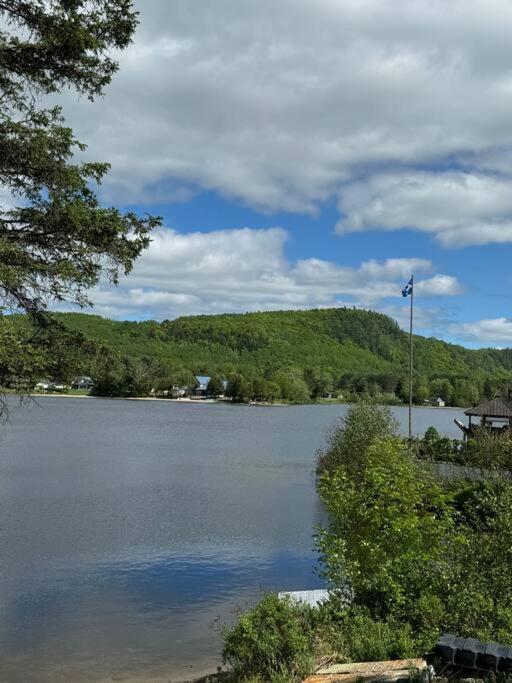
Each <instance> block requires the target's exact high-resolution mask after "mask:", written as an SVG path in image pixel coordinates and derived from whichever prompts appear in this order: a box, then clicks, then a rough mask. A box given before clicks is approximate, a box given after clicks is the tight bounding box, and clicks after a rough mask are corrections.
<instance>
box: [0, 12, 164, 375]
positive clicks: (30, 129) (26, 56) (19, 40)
mask: <svg viewBox="0 0 512 683" xmlns="http://www.w3.org/2000/svg"><path fill="white" fill-rule="evenodd" d="M136 25H137V13H136V12H135V11H134V10H133V7H132V2H131V0H51V2H47V1H46V0H31V1H30V2H27V1H26V0H9V2H6V1H0V188H2V189H3V191H4V194H6V195H7V196H8V197H9V198H10V200H9V204H11V203H12V206H9V205H3V206H2V205H0V301H1V302H3V304H4V306H6V307H9V308H11V309H12V310H22V311H26V312H27V313H29V314H30V315H31V316H32V318H33V320H34V323H35V324H36V326H37V327H38V328H40V329H43V328H46V329H48V328H47V323H45V321H44V313H45V311H46V309H47V307H48V305H49V304H50V303H51V302H52V301H60V302H62V301H67V302H70V303H71V304H76V305H78V306H81V307H83V306H86V305H87V304H88V299H87V290H88V289H89V288H91V287H92V286H94V285H95V284H97V283H98V281H99V279H100V277H101V276H102V275H103V276H105V277H106V278H107V279H109V280H110V281H112V282H114V283H117V281H118V278H119V274H120V273H121V272H124V273H128V272H129V271H130V269H131V268H132V264H133V261H134V259H136V258H137V256H138V255H139V254H140V253H141V251H142V250H143V249H144V248H145V247H147V246H148V244H149V235H150V232H151V230H152V229H153V228H154V227H155V226H157V225H159V222H160V221H159V219H156V218H153V217H151V216H148V217H145V218H139V217H137V216H136V215H135V214H134V213H131V212H129V213H125V214H123V213H121V212H120V211H118V210H117V209H115V208H112V207H109V208H105V207H102V206H101V205H100V203H99V201H98V199H97V197H96V196H95V194H94V191H93V189H92V186H93V185H95V184H98V183H99V182H100V181H101V179H102V177H103V176H104V175H105V173H106V172H107V171H108V169H109V166H108V164H105V163H82V162H80V161H79V160H78V157H79V153H80V152H81V151H82V150H83V149H84V148H85V146H84V145H83V144H82V143H80V142H79V141H78V140H76V139H75V137H74V136H73V133H72V131H71V129H70V128H69V127H67V126H66V125H65V122H64V119H63V116H62V111H61V109H60V108H59V107H49V108H45V107H44V106H38V103H39V102H40V101H42V100H43V99H44V101H45V102H47V101H48V100H49V98H51V96H52V95H55V94H57V93H59V92H60V91H61V90H63V89H64V88H74V89H75V90H76V91H77V92H78V93H79V94H80V95H84V96H86V97H88V98H89V99H91V100H93V99H94V98H96V97H97V96H99V95H101V94H102V92H103V89H104V88H105V86H106V85H108V83H109V82H110V80H111V78H112V75H113V74H114V73H115V71H116V70H117V67H118V65H117V63H116V61H115V60H114V59H113V58H112V54H113V51H114V50H116V49H124V48H126V47H127V46H128V44H129V43H130V41H131V39H132V36H133V33H134V30H135V27H136ZM38 343H39V337H38V336H37V335H36V336H33V337H31V338H30V339H29V340H27V344H26V345H25V346H24V347H23V348H22V349H17V351H18V353H19V354H20V356H22V355H23V354H26V355H27V357H29V356H30V355H31V354H32V353H33V352H32V350H31V347H37V346H38ZM19 362H20V363H23V362H24V361H23V359H22V358H21V357H20V361H19Z"/></svg>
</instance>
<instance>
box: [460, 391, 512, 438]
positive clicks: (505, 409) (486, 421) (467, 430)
mask: <svg viewBox="0 0 512 683" xmlns="http://www.w3.org/2000/svg"><path fill="white" fill-rule="evenodd" d="M464 415H467V416H468V417H469V424H468V425H465V424H464V423H463V422H461V421H460V420H458V419H455V424H456V425H457V426H458V427H459V428H460V429H461V430H462V432H463V433H464V438H465V439H467V438H468V437H470V436H472V435H473V434H474V433H475V431H476V430H478V429H487V430H489V431H490V432H492V433H493V434H503V433H512V432H511V428H512V403H511V402H510V400H509V401H505V400H504V399H502V398H500V397H499V396H496V397H495V398H493V399H491V400H490V401H485V402H484V403H481V404H480V405H478V406H474V407H473V408H469V410H466V411H464Z"/></svg>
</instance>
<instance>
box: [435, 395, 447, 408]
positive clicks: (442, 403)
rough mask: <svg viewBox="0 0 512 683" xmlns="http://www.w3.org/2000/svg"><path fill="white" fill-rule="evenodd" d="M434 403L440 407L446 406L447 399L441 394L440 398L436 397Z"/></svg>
mask: <svg viewBox="0 0 512 683" xmlns="http://www.w3.org/2000/svg"><path fill="white" fill-rule="evenodd" d="M434 405H435V406H437V407H438V408H444V407H445V406H446V403H445V401H443V399H442V398H441V397H440V396H439V397H438V398H436V399H435V401H434Z"/></svg>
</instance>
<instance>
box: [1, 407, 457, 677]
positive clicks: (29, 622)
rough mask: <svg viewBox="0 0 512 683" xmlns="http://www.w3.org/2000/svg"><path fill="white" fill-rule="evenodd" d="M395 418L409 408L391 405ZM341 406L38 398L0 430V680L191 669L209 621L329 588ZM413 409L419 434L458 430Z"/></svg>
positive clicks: (206, 660) (207, 656)
mask: <svg viewBox="0 0 512 683" xmlns="http://www.w3.org/2000/svg"><path fill="white" fill-rule="evenodd" d="M393 410H394V412H395V413H396V415H397V417H398V418H399V420H400V422H401V424H402V425H403V428H404V429H405V428H406V424H407V409H406V408H402V407H400V408H394V409H393ZM345 412H346V406H342V405H332V406H331V405H328V406H289V407H268V408H264V407H258V406H232V405H223V404H209V405H204V404H195V403H190V402H166V401H152V402H150V401H122V400H108V399H85V398H58V397H41V398H40V399H38V405H35V404H31V405H29V406H25V407H18V406H17V405H15V404H14V403H12V407H11V420H10V423H9V424H8V425H7V426H5V427H4V428H3V429H2V431H1V436H0V452H1V457H0V469H1V476H0V542H1V548H2V562H1V566H0V609H1V620H0V651H1V652H2V657H1V661H0V681H1V682H8V683H32V682H34V683H46V682H48V683H49V682H50V681H51V682H52V683H54V682H61V681H62V683H64V682H65V683H70V682H76V683H82V682H84V681H111V680H119V681H120V680H130V681H141V682H142V681H144V680H145V679H149V678H151V677H153V678H156V677H158V676H161V677H165V678H166V680H170V679H171V678H172V680H182V679H186V678H189V679H190V678H193V677H194V676H197V675H199V674H201V673H204V672H208V671H212V670H215V668H216V666H217V665H218V664H219V663H220V648H221V641H220V636H219V634H218V630H217V629H216V627H215V624H216V623H218V621H219V620H220V621H221V622H226V621H229V620H230V619H232V617H233V614H234V612H235V610H236V609H237V608H240V607H244V606H246V605H248V604H253V603H254V602H255V601H256V600H257V599H258V597H259V595H261V592H262V591H264V590H301V589H307V588H316V587H320V586H321V585H322V582H321V581H320V579H319V578H318V576H317V574H316V571H315V565H316V555H315V553H314V551H313V538H312V536H313V533H314V529H315V526H316V525H317V524H319V523H320V522H321V520H322V509H321V507H320V505H319V502H318V499H317V496H316V494H315V486H314V485H315V480H314V471H313V470H314V461H315V451H316V450H317V448H319V447H320V446H322V445H323V443H324V442H325V435H326V433H327V430H328V428H329V426H330V425H332V424H333V423H334V422H335V421H336V420H337V419H338V418H339V417H340V416H341V415H343V414H344V413H345ZM454 417H459V418H462V417H463V416H462V411H459V410H446V409H435V408H432V409H426V408H420V409H415V411H414V431H415V432H418V433H422V432H424V431H425V429H426V428H427V427H428V426H429V425H431V424H433V425H435V426H436V427H437V428H438V430H439V431H440V432H442V433H444V434H447V435H448V436H453V437H458V436H460V432H459V430H458V429H457V427H456V426H455V425H454V424H453V418H454Z"/></svg>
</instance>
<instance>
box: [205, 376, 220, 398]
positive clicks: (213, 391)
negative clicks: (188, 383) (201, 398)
mask: <svg viewBox="0 0 512 683" xmlns="http://www.w3.org/2000/svg"><path fill="white" fill-rule="evenodd" d="M206 393H207V394H208V396H220V395H221V394H223V393H224V382H223V378H222V377H221V376H220V375H213V376H212V377H210V381H209V382H208V386H207V387H206Z"/></svg>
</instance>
